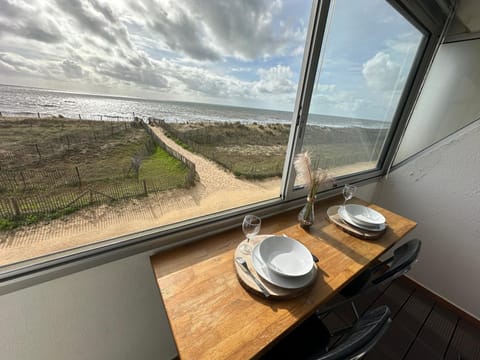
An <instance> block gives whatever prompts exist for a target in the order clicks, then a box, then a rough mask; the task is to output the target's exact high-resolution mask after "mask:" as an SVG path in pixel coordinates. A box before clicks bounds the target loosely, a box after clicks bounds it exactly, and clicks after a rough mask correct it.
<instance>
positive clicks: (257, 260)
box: [252, 244, 317, 289]
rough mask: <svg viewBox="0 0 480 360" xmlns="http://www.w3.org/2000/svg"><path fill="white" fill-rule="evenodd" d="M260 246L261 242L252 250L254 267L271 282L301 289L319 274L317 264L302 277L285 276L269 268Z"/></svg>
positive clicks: (286, 287)
mask: <svg viewBox="0 0 480 360" xmlns="http://www.w3.org/2000/svg"><path fill="white" fill-rule="evenodd" d="M259 246H260V244H258V245H255V247H254V248H253V250H252V263H253V267H254V268H255V270H256V271H257V274H258V275H260V276H261V277H262V278H263V279H265V280H266V281H268V282H269V283H271V284H273V285H276V286H279V287H281V288H284V289H301V288H303V287H305V286H307V285H309V284H310V283H311V282H312V281H313V279H314V278H315V276H316V274H317V269H316V268H315V266H314V267H312V270H310V272H309V273H308V274H306V275H305V276H300V277H293V278H292V277H285V276H280V275H278V274H276V273H274V272H273V271H271V270H270V269H269V268H268V266H267V265H266V264H265V262H264V261H263V260H262V258H261V257H260V254H259Z"/></svg>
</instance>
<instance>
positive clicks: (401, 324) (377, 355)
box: [365, 290, 434, 360]
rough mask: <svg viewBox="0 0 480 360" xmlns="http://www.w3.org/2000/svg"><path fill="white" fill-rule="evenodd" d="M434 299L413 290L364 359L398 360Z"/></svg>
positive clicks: (412, 340) (419, 327) (413, 339)
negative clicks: (385, 331)
mask: <svg viewBox="0 0 480 360" xmlns="http://www.w3.org/2000/svg"><path fill="white" fill-rule="evenodd" d="M433 305H434V301H433V300H431V299H430V298H428V297H427V296H425V295H423V294H421V293H420V292H418V291H416V290H415V291H414V292H413V294H412V295H411V296H410V297H409V298H408V301H407V302H406V303H405V305H404V306H403V307H402V308H401V309H400V310H399V311H398V312H397V314H396V316H395V317H394V318H393V322H392V325H391V326H390V328H389V329H388V331H387V333H386V334H385V335H384V336H383V338H382V339H381V340H380V342H379V343H378V344H377V346H376V347H375V348H374V349H373V351H372V352H370V353H369V354H367V356H366V357H365V359H368V360H372V359H382V360H389V359H390V360H400V359H403V357H404V356H405V355H406V354H407V352H408V350H409V348H410V346H411V345H412V344H413V342H414V341H415V338H416V337H417V333H418V332H419V331H420V329H421V328H422V326H423V324H424V322H425V319H426V318H427V316H428V314H429V313H430V311H431V310H432V308H433Z"/></svg>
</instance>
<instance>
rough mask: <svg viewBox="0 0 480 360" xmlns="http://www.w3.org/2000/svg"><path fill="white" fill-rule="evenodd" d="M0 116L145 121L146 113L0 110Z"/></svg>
mask: <svg viewBox="0 0 480 360" xmlns="http://www.w3.org/2000/svg"><path fill="white" fill-rule="evenodd" d="M0 117H6V118H30V119H50V118H58V119H76V120H93V121H116V122H118V121H124V122H125V121H126V122H130V121H136V120H137V121H138V120H142V121H146V119H147V118H148V115H146V114H140V113H135V112H132V114H131V115H125V114H124V115H106V114H88V113H80V114H75V113H70V114H52V113H41V112H28V111H0Z"/></svg>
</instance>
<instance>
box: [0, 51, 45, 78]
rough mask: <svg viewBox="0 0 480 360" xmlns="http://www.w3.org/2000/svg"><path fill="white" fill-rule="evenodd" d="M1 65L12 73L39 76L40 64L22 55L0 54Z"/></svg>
mask: <svg viewBox="0 0 480 360" xmlns="http://www.w3.org/2000/svg"><path fill="white" fill-rule="evenodd" d="M0 64H2V66H3V67H4V68H5V69H8V70H9V71H10V72H17V73H23V74H28V75H38V74H39V71H38V68H39V66H38V64H37V63H35V62H34V61H32V60H29V59H27V58H25V57H23V56H21V55H18V54H13V53H0Z"/></svg>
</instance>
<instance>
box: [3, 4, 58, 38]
mask: <svg viewBox="0 0 480 360" xmlns="http://www.w3.org/2000/svg"><path fill="white" fill-rule="evenodd" d="M0 6H1V12H0V36H1V35H2V34H3V35H5V34H10V35H15V36H20V37H22V38H26V39H31V40H36V41H39V42H44V43H59V42H61V41H62V39H63V37H62V35H61V32H60V30H59V28H58V26H57V25H56V23H55V22H54V21H53V20H52V19H51V18H50V17H49V16H48V15H47V16H43V17H39V16H38V13H37V12H36V11H35V8H33V7H29V6H25V5H24V4H17V3H11V2H9V1H3V2H2V4H1V5H0Z"/></svg>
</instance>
